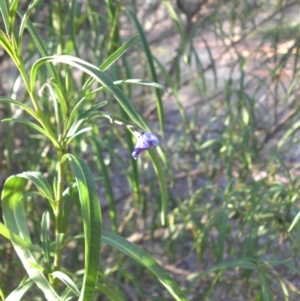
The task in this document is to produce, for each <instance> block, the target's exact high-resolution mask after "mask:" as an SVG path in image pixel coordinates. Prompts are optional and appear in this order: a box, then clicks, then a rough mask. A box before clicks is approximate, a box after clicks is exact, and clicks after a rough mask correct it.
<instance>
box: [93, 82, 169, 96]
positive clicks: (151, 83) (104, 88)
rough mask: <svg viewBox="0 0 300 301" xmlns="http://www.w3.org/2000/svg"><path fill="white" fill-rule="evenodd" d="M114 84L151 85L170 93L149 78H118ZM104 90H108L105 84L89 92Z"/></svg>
mask: <svg viewBox="0 0 300 301" xmlns="http://www.w3.org/2000/svg"><path fill="white" fill-rule="evenodd" d="M113 83H114V85H116V86H120V85H142V86H150V87H153V88H156V89H160V90H162V91H164V92H167V93H168V90H167V89H166V88H165V87H164V86H162V85H160V84H158V83H154V82H151V81H147V80H143V79H125V80H116V81H114V82H113ZM104 90H107V89H106V87H105V86H102V87H99V88H97V89H95V90H93V91H91V93H89V95H91V94H94V93H98V92H100V91H104Z"/></svg>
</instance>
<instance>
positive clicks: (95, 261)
mask: <svg viewBox="0 0 300 301" xmlns="http://www.w3.org/2000/svg"><path fill="white" fill-rule="evenodd" d="M64 158H65V159H68V160H69V161H70V163H71V165H72V167H73V170H74V174H75V180H76V184H77V188H78V193H79V199H80V203H81V214H82V220H83V226H84V241H85V255H84V257H85V259H84V262H85V268H84V270H85V273H84V280H83V285H82V288H81V293H80V298H79V300H80V301H88V300H91V299H92V297H93V294H94V291H95V286H96V284H97V279H98V270H99V260H100V244H101V226H102V217H101V211H100V204H99V199H98V196H97V191H96V187H95V184H94V179H93V176H92V173H91V171H90V169H89V168H88V166H87V165H86V164H85V162H84V161H83V160H82V159H79V158H77V157H75V156H73V155H71V154H66V155H65V156H64Z"/></svg>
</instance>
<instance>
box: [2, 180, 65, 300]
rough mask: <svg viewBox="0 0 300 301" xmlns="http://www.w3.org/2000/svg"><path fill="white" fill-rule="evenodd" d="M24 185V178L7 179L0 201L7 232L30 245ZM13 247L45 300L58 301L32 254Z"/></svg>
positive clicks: (14, 244)
mask: <svg viewBox="0 0 300 301" xmlns="http://www.w3.org/2000/svg"><path fill="white" fill-rule="evenodd" d="M26 184H27V180H26V179H24V178H20V177H18V176H11V177H9V178H8V179H7V180H6V182H5V183H4V186H3V190H2V195H1V200H2V210H3V219H4V222H5V225H6V227H7V228H8V229H9V231H11V232H14V233H16V234H18V235H19V236H20V237H21V238H22V239H24V240H26V241H27V242H29V243H31V239H30V235H29V230H28V226H27V221H26V215H25V208H24V204H23V201H22V197H23V195H24V192H25V186H26ZM13 246H14V248H15V250H16V252H17V255H18V257H19V258H20V260H21V262H22V264H23V266H24V268H25V270H26V272H27V274H28V275H29V277H30V278H31V280H32V281H34V282H35V283H36V285H37V286H38V287H39V288H40V289H41V291H42V292H43V293H44V294H45V297H46V299H47V300H60V298H59V296H58V295H57V293H56V292H55V291H54V289H53V288H52V286H51V285H50V283H49V282H48V280H47V279H46V277H45V275H44V274H43V272H42V267H39V264H38V262H37V260H36V259H35V257H34V255H33V253H32V252H31V251H30V250H29V249H24V248H23V247H21V246H20V245H18V244H17V243H16V242H13Z"/></svg>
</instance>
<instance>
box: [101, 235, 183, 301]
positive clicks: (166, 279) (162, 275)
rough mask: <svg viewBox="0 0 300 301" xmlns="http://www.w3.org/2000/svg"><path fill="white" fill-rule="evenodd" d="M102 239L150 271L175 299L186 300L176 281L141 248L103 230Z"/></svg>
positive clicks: (178, 300)
mask: <svg viewBox="0 0 300 301" xmlns="http://www.w3.org/2000/svg"><path fill="white" fill-rule="evenodd" d="M102 240H103V242H104V243H106V244H108V245H110V246H111V247H113V248H115V249H117V250H119V251H120V252H122V253H123V254H125V255H127V256H129V257H130V258H132V259H133V260H135V261H136V262H138V263H139V264H141V265H143V266H144V267H145V268H147V270H149V271H150V272H152V273H153V274H154V275H155V276H156V278H157V279H158V280H159V281H160V282H161V283H162V284H163V285H164V286H165V287H166V289H167V290H168V291H169V292H170V294H171V295H172V296H173V297H174V298H175V300H177V301H187V300H188V299H187V298H186V296H185V295H184V294H183V292H182V291H181V290H180V288H179V287H178V285H177V284H176V282H175V281H174V280H173V279H172V278H171V277H170V276H169V274H168V273H167V272H166V271H165V270H164V269H163V268H161V266H160V265H159V264H158V263H157V262H156V261H155V260H154V259H153V258H152V257H151V256H150V255H149V254H147V253H146V252H144V251H143V250H142V249H141V248H139V247H138V246H136V245H135V244H133V243H131V242H129V241H128V240H126V239H125V238H123V237H121V236H119V235H116V234H112V233H106V232H103V235H102Z"/></svg>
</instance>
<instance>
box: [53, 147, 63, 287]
mask: <svg viewBox="0 0 300 301" xmlns="http://www.w3.org/2000/svg"><path fill="white" fill-rule="evenodd" d="M57 157H58V158H57V159H58V160H57V184H56V193H55V197H56V198H55V202H56V210H55V212H54V213H55V237H56V238H57V237H58V235H59V234H61V233H62V232H63V231H64V230H63V188H64V182H63V181H64V169H65V162H64V160H63V151H61V150H58V151H57ZM60 267H61V248H60V247H58V248H56V249H55V256H54V270H55V271H59V270H60ZM53 287H54V289H55V290H56V291H57V290H58V281H57V279H54V281H53Z"/></svg>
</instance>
